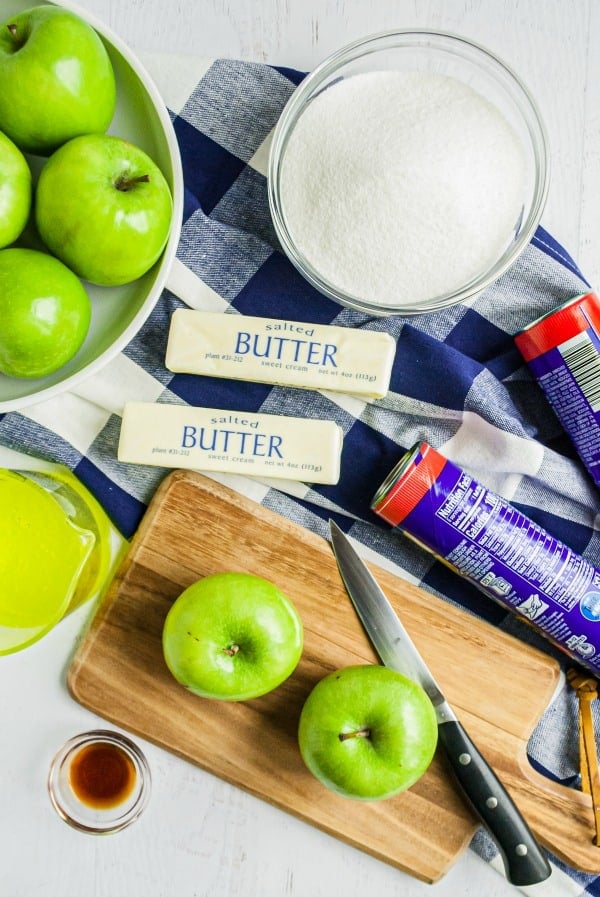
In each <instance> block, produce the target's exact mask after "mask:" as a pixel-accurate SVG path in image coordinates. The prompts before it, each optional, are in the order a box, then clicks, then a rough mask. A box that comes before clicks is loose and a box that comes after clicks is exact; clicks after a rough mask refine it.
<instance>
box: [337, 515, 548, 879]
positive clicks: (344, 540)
mask: <svg viewBox="0 0 600 897" xmlns="http://www.w3.org/2000/svg"><path fill="white" fill-rule="evenodd" d="M329 529H330V534H331V545H332V548H333V553H334V556H335V559H336V561H337V565H338V568H339V571H340V575H341V578H342V582H343V583H344V586H345V588H346V591H347V592H348V595H349V597H350V600H351V601H352V604H353V605H354V608H355V610H356V612H357V614H358V616H359V618H360V620H361V622H362V624H363V626H364V628H365V631H366V633H367V635H368V636H369V639H370V640H371V642H372V644H373V647H374V648H375V650H376V652H377V654H378V655H379V657H380V659H381V661H382V663H383V664H384V666H387V667H390V668H391V669H394V670H397V671H398V672H400V673H403V674H404V675H405V676H406V677H407V678H409V679H412V680H413V681H414V682H417V683H418V684H419V685H420V686H421V687H422V688H423V689H424V690H425V692H426V693H427V695H428V696H429V698H430V700H431V703H432V704H433V707H434V710H435V713H436V717H437V721H438V740H439V744H440V745H441V746H442V748H443V749H444V751H445V753H446V755H447V757H448V760H449V762H450V766H451V768H452V770H453V773H454V775H455V777H456V779H457V781H458V783H459V784H460V786H461V788H462V790H463V792H464V794H465V796H466V797H467V799H468V801H469V803H470V805H471V807H472V808H473V810H474V811H475V813H476V814H477V816H478V817H479V819H480V820H481V822H482V823H483V825H484V826H485V828H486V829H487V831H488V832H489V833H490V835H491V837H492V838H493V839H494V841H495V843H496V845H497V847H498V850H499V852H500V854H501V856H502V860H503V863H504V869H505V874H506V877H507V879H508V880H509V881H510V882H511V883H512V884H514V885H533V884H538V883H539V882H542V881H544V880H545V879H547V878H548V877H549V876H550V874H551V871H552V870H551V866H550V864H549V862H548V859H547V857H546V855H545V854H544V853H543V851H542V849H541V847H540V846H539V844H538V843H537V841H536V839H535V837H534V835H533V834H532V832H531V830H530V829H529V826H528V825H527V823H526V821H525V819H524V818H523V816H522V814H521V813H520V811H519V809H518V808H517V806H516V805H515V803H514V801H513V800H512V798H511V797H510V795H509V794H508V792H507V790H506V789H505V787H504V786H503V785H502V783H501V782H500V780H499V779H498V777H497V775H496V774H495V772H494V771H493V769H492V768H491V766H490V765H489V763H488V762H487V760H486V759H485V758H484V757H483V755H482V754H481V753H480V751H479V750H478V748H477V747H476V746H475V744H474V743H473V741H472V740H471V738H470V737H469V735H468V734H467V732H466V731H465V729H464V727H463V725H462V723H460V722H459V720H458V718H457V716H456V714H455V712H454V710H453V709H452V707H451V706H450V704H449V703H448V701H447V700H446V698H445V697H444V694H443V692H442V690H441V688H440V686H439V685H438V683H437V682H436V681H435V679H434V677H433V676H432V674H431V672H430V670H429V668H428V667H427V664H426V663H425V661H424V660H423V658H422V657H421V655H420V654H419V652H418V650H417V648H416V646H415V644H414V642H413V641H412V639H411V637H410V636H409V634H408V632H407V631H406V629H405V628H404V626H403V625H402V623H401V621H400V619H399V617H398V615H397V614H396V611H395V610H394V608H393V607H392V605H391V604H390V602H389V601H388V599H387V598H386V596H385V594H384V592H383V590H382V589H381V588H380V586H379V584H378V583H377V580H376V579H375V577H374V576H373V575H372V573H371V571H370V570H369V569H368V567H367V566H366V564H365V563H364V561H363V560H362V558H361V557H360V555H359V554H358V553H357V552H356V550H355V549H354V547H353V545H352V543H351V542H350V540H349V539H348V537H347V536H345V535H344V533H343V532H342V530H341V529H340V528H339V527H338V526H337V524H335V523H334V521H333V520H330V521H329Z"/></svg>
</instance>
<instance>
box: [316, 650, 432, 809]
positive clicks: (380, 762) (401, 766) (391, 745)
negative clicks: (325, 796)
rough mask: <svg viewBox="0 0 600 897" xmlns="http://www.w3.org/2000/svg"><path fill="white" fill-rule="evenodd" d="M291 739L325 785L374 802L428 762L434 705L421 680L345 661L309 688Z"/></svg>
mask: <svg viewBox="0 0 600 897" xmlns="http://www.w3.org/2000/svg"><path fill="white" fill-rule="evenodd" d="M298 744H299V747H300V753H301V755H302V759H303V760H304V762H305V764H306V766H307V767H308V769H309V770H310V772H312V774H313V775H314V776H316V778H317V779H319V781H321V782H322V783H323V784H324V785H325V786H326V787H327V788H329V789H330V790H331V791H334V792H335V793H336V794H340V795H342V796H343V797H351V798H356V799H359V800H381V799H382V798H387V797H392V795H394V794H398V793H400V792H401V791H405V790H406V789H407V788H410V787H411V785H414V783H415V782H416V781H417V779H419V778H420V777H421V776H422V775H423V773H424V772H425V770H426V769H427V767H428V766H429V764H430V763H431V760H432V759H433V755H434V753H435V749H436V745H437V721H436V718H435V711H434V709H433V705H432V703H431V701H430V700H429V697H428V696H427V694H426V693H425V691H424V690H423V689H422V688H421V686H420V685H417V684H416V683H415V682H412V681H411V680H410V679H407V678H406V677H405V676H402V675H401V674H400V673H398V672H396V671H395V670H391V669H389V668H388V667H383V666H376V665H373V664H363V665H357V666H349V667H346V668H344V669H342V670H337V671H335V672H333V673H330V674H329V675H328V676H325V678H324V679H321V680H320V681H319V682H318V683H317V684H316V686H315V687H314V688H313V690H312V691H311V693H310V694H309V696H308V698H307V699H306V701H305V703H304V706H303V708H302V711H301V714H300V722H299V727H298Z"/></svg>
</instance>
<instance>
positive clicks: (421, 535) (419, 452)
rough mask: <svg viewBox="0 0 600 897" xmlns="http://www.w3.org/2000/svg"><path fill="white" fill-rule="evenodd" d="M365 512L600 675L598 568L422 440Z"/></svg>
mask: <svg viewBox="0 0 600 897" xmlns="http://www.w3.org/2000/svg"><path fill="white" fill-rule="evenodd" d="M371 507H372V508H373V510H374V511H375V512H376V513H377V514H378V515H379V516H380V517H382V518H383V519H384V520H386V521H387V522H388V523H390V524H391V525H392V526H394V527H396V528H397V529H398V530H400V531H401V532H402V533H403V534H405V535H406V536H409V537H410V538H411V539H413V540H414V541H415V542H417V543H418V544H419V545H421V546H422V547H424V548H426V549H428V550H429V551H431V552H432V553H433V554H434V555H435V556H436V557H437V558H438V559H439V560H441V561H443V562H444V563H445V564H447V565H448V566H449V567H450V568H451V569H452V570H454V571H455V572H456V573H459V574H460V575H461V576H463V577H465V578H466V579H467V580H469V581H470V582H471V583H473V585H475V586H477V587H478V588H479V590H480V591H481V592H483V593H484V594H485V595H487V597H489V598H492V599H493V600H495V601H496V602H498V603H500V604H501V605H503V606H504V607H506V608H507V609H508V610H510V611H513V612H515V613H516V614H518V615H520V616H521V617H522V618H523V619H524V620H525V621H527V622H528V623H530V624H531V625H532V626H533V627H534V628H535V629H537V630H538V631H539V632H540V634H541V635H543V636H545V637H546V638H547V639H548V640H549V641H551V642H552V643H553V644H554V645H555V646H556V647H558V648H560V649H561V650H562V651H563V652H564V653H565V654H567V655H568V656H569V657H571V658H572V659H573V660H575V661H577V662H578V663H580V664H581V665H583V666H585V667H587V668H588V669H590V670H592V671H593V672H594V673H596V674H598V672H599V671H600V570H599V569H598V568H597V567H595V566H593V565H592V564H591V563H590V562H589V561H587V560H586V559H585V558H583V557H582V556H581V555H579V554H577V553H576V552H574V551H572V550H571V549H570V548H569V547H568V546H567V545H565V544H564V543H563V542H561V541H559V540H558V539H555V538H554V537H553V536H552V535H551V534H550V533H549V532H547V531H546V530H545V529H543V528H542V527H541V526H539V525H538V524H537V523H535V522H534V521H533V520H531V519H530V518H529V517H527V516H526V515H525V514H522V513H521V512H520V511H519V510H518V509H517V508H515V507H514V506H513V505H511V504H510V503H509V502H507V501H506V500H505V499H504V498H502V497H501V496H500V495H497V494H496V493H495V492H492V490H490V489H488V488H486V487H485V486H483V485H482V484H481V483H479V482H477V480H475V479H474V477H472V476H471V475H470V474H469V473H467V472H466V471H464V470H462V469H461V468H459V467H457V466H456V465H455V464H453V463H452V462H451V461H449V460H448V459H447V458H445V457H444V456H443V455H442V454H441V453H440V452H438V451H436V450H435V449H434V448H432V446H430V445H429V444H428V443H427V442H420V443H417V444H416V445H414V446H413V447H412V448H411V449H410V450H409V451H408V452H407V453H406V454H405V455H404V457H403V458H402V459H401V460H400V462H399V463H398V464H397V465H396V467H394V469H393V470H392V471H391V473H390V474H389V475H388V477H387V478H386V479H385V480H384V482H383V483H382V485H381V486H380V488H379V489H378V491H377V493H376V494H375V496H374V498H373V501H372V504H371Z"/></svg>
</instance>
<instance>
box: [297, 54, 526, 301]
mask: <svg viewBox="0 0 600 897" xmlns="http://www.w3.org/2000/svg"><path fill="white" fill-rule="evenodd" d="M525 171H526V165H525V158H524V156H523V150H522V147H521V144H520V141H519V138H518V136H517V134H516V133H515V132H514V130H513V129H512V127H511V126H510V124H509V123H508V121H507V120H506V119H505V118H504V116H503V115H502V114H501V112H500V111H499V110H498V109H497V108H496V107H495V106H494V105H492V104H491V103H490V102H488V101H487V100H486V99H485V98H484V97H483V96H482V95H480V94H479V93H477V92H476V91H475V90H473V89H472V88H471V87H470V86H469V85H467V84H465V83H463V82H462V81H460V80H458V79H457V78H453V77H450V76H446V75H441V74H435V73H427V72H417V71H405V72H400V71H374V72H366V73H361V74H356V75H353V76H351V77H348V78H344V79H343V80H340V81H338V82H335V83H334V84H332V85H331V86H329V87H328V88H327V89H326V90H324V91H322V92H321V93H320V94H318V95H317V96H316V97H315V98H314V99H313V100H312V101H311V103H310V104H309V105H308V106H307V108H306V109H305V110H304V111H303V113H302V115H301V116H300V117H299V119H298V121H297V122H296V124H295V126H294V128H293V130H292V132H291V134H290V137H289V140H288V144H287V146H286V149H285V153H284V155H283V159H282V164H281V204H282V211H283V215H284V217H285V221H286V225H287V228H288V230H289V233H290V235H291V237H292V238H293V240H294V242H295V244H296V247H297V249H298V250H299V251H300V252H301V253H302V254H303V256H304V258H305V259H306V261H307V262H308V263H309V264H310V265H311V266H312V268H313V269H314V270H315V271H316V272H318V274H319V275H320V277H321V278H322V279H323V280H325V281H327V282H329V283H330V284H332V285H333V286H334V287H335V288H337V289H338V290H343V291H345V292H346V293H348V294H350V295H353V296H355V297H357V298H359V299H361V300H364V301H370V302H377V303H378V304H379V305H381V306H385V305H390V306H399V305H402V304H408V305H414V304H418V303H426V302H427V301H428V300H431V299H432V298H434V297H437V296H441V295H444V294H447V293H450V292H452V291H455V290H458V289H460V288H461V287H464V286H465V285H466V284H468V283H469V282H471V281H472V280H473V279H475V278H476V277H477V276H478V275H480V274H481V273H482V272H484V271H486V270H488V269H489V268H490V267H492V266H493V264H494V263H495V262H496V261H497V259H498V258H499V257H500V255H501V254H502V252H503V251H504V249H505V248H506V246H507V245H509V243H510V241H512V240H513V239H514V237H515V232H516V228H517V227H518V222H519V220H520V217H521V214H522V205H523V202H522V197H523V193H524V183H525Z"/></svg>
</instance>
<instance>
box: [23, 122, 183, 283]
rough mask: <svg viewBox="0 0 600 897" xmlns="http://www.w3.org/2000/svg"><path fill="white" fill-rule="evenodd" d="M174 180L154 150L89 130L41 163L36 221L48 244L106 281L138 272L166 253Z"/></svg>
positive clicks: (81, 271)
mask: <svg viewBox="0 0 600 897" xmlns="http://www.w3.org/2000/svg"><path fill="white" fill-rule="evenodd" d="M172 212H173V202H172V199H171V192H170V190H169V186H168V184H167V182H166V180H165V178H164V176H163V174H162V172H161V171H160V169H159V168H158V166H157V165H156V164H155V163H154V162H153V161H152V159H150V157H149V156H148V155H147V154H146V153H145V152H144V151H143V150H142V149H140V148H139V147H137V146H135V145H134V144H132V143H128V142H127V141H126V140H122V139H121V138H120V137H112V136H109V135H106V134H90V135H87V136H84V137H76V138H75V139H74V140H70V141H69V142H68V143H65V145H64V146H61V147H60V149H58V150H57V151H56V152H55V153H53V155H52V156H50V158H49V159H48V161H47V162H46V164H45V166H44V167H43V168H42V171H41V173H40V178H39V181H38V185H37V192H36V203H35V221H36V224H37V228H38V231H39V233H40V236H41V238H42V240H43V241H44V243H45V244H46V246H47V247H48V248H49V249H50V251H51V252H52V253H53V254H54V255H56V256H57V258H59V259H61V260H62V261H63V262H64V263H65V264H66V265H68V266H69V268H71V270H72V271H75V273H76V274H78V275H79V277H82V278H83V279H84V280H88V281H90V282H91V283H95V284H100V285H102V286H116V285H117V284H122V283H128V282H129V281H132V280H136V279H137V278H138V277H140V276H141V275H142V274H144V273H145V272H146V271H147V270H148V269H149V268H151V267H152V265H153V264H154V263H155V262H156V261H157V259H158V258H159V257H160V255H161V253H162V251H163V249H164V246H165V243H166V242H167V238H168V236H169V230H170V227H171V217H172Z"/></svg>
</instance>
